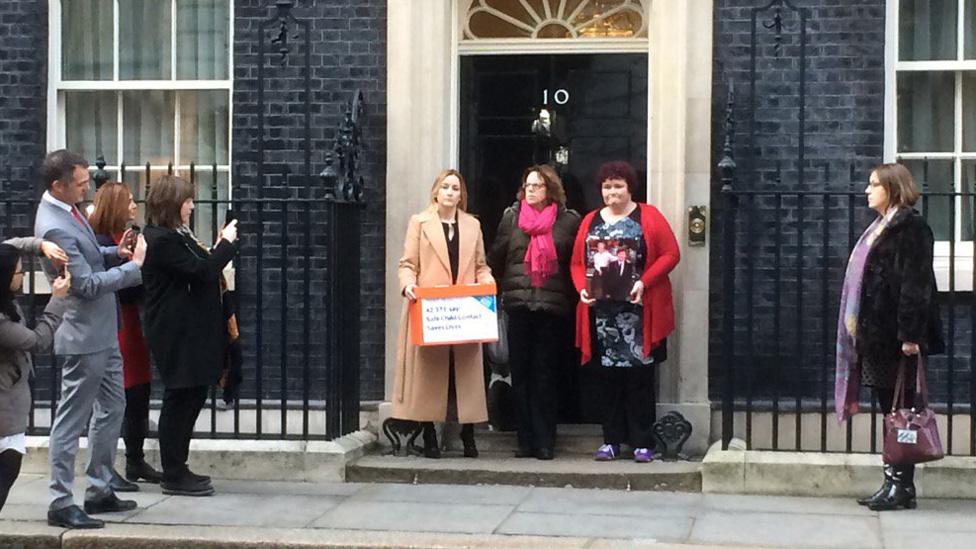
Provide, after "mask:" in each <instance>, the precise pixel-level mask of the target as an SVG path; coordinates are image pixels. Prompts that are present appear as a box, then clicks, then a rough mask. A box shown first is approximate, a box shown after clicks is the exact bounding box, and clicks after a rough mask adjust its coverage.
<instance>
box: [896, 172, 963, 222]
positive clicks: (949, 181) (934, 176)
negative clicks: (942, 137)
mask: <svg viewBox="0 0 976 549" xmlns="http://www.w3.org/2000/svg"><path fill="white" fill-rule="evenodd" d="M901 162H902V164H904V165H905V166H906V167H908V169H909V170H911V172H912V175H913V176H914V177H915V182H916V183H917V184H918V188H919V190H921V191H922V194H923V197H922V198H921V199H919V201H918V204H916V205H915V207H916V208H918V209H919V210H921V212H922V214H924V215H925V217H926V218H927V219H928V222H929V226H930V227H932V232H934V233H935V239H936V240H949V239H950V238H952V234H953V230H952V225H951V224H950V221H951V220H950V219H949V208H950V207H951V205H952V198H951V197H948V196H928V197H926V196H924V195H925V194H926V193H940V192H941V193H945V192H952V191H953V190H954V189H955V184H954V181H953V173H952V163H953V161H952V160H902V161H901Z"/></svg>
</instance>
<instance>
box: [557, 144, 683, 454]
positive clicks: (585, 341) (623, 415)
mask: <svg viewBox="0 0 976 549" xmlns="http://www.w3.org/2000/svg"><path fill="white" fill-rule="evenodd" d="M596 180H597V181H599V182H600V191H601V193H602V194H603V203H604V207H603V208H600V209H599V210H596V211H593V212H590V213H589V214H587V216H586V217H584V218H583V221H582V223H580V228H579V232H578V233H577V235H576V242H575V244H574V246H573V258H572V260H571V263H570V274H571V275H572V278H573V284H574V285H575V286H576V290H577V291H578V292H579V294H580V303H579V305H578V306H577V309H576V346H577V347H579V349H580V353H581V359H582V360H581V362H582V363H583V364H586V363H587V362H591V363H592V366H593V367H596V368H600V370H601V375H600V376H599V378H600V384H601V388H600V389H601V390H600V391H599V394H600V402H601V403H602V408H603V441H604V444H603V445H602V446H600V448H599V449H598V450H597V452H596V455H595V458H596V459H597V460H598V461H611V460H614V459H616V458H617V457H619V456H620V446H621V444H626V445H628V446H630V448H631V449H633V455H634V460H635V461H638V462H649V461H651V460H652V459H653V458H654V446H655V443H654V434H653V431H652V428H653V425H654V421H655V409H654V408H655V400H656V399H655V396H656V391H655V388H654V378H655V375H654V374H655V372H654V369H653V366H654V365H657V364H660V363H662V362H664V360H666V359H667V336H668V334H670V333H671V332H672V331H673V330H674V306H673V304H672V302H671V281H670V280H668V273H670V272H671V271H672V270H673V269H674V267H675V266H676V265H677V264H678V260H679V259H680V253H679V251H678V242H677V241H676V240H675V238H674V232H672V230H671V226H670V225H669V224H668V222H667V220H666V219H664V216H663V215H661V212H660V211H658V209H657V208H655V207H654V206H651V205H649V204H642V203H638V202H634V200H633V190H634V188H635V186H636V184H637V174H636V173H635V171H634V168H633V167H632V166H631V165H630V164H628V163H626V162H621V161H616V162H608V163H606V164H604V165H603V166H601V167H600V170H599V171H598V172H597V178H596ZM600 251H602V252H603V253H604V254H605V253H606V252H607V251H609V252H610V254H612V256H613V258H612V260H610V261H609V262H606V261H604V262H597V263H599V265H598V266H597V265H595V264H594V256H595V255H597V254H598V253H600ZM603 263H607V264H606V265H605V266H604V265H603Z"/></svg>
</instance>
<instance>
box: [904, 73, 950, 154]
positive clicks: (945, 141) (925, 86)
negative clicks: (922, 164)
mask: <svg viewBox="0 0 976 549" xmlns="http://www.w3.org/2000/svg"><path fill="white" fill-rule="evenodd" d="M954 79H955V77H954V76H953V73H951V72H899V73H898V151H899V152H948V151H951V150H952V133H953V131H952V125H953V106H954V104H955V102H954V94H955V86H954V81H955V80H954Z"/></svg>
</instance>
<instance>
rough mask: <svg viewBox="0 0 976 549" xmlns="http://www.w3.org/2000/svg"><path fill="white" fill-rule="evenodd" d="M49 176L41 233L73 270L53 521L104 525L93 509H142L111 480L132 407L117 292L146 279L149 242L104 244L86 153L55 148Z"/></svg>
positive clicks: (55, 440) (61, 343) (62, 337)
mask: <svg viewBox="0 0 976 549" xmlns="http://www.w3.org/2000/svg"><path fill="white" fill-rule="evenodd" d="M41 176H42V178H43V181H44V182H45V183H46V184H47V191H46V192H45V193H44V196H43V198H42V199H41V203H40V205H38V207H37V217H36V218H35V220H34V234H35V235H36V236H37V237H39V238H43V239H45V240H49V241H51V242H54V243H55V244H57V245H58V246H60V247H61V249H63V250H64V251H65V253H66V254H67V255H68V264H67V269H68V271H69V272H70V273H71V291H70V292H69V294H68V297H67V298H66V299H67V310H66V311H65V314H64V320H63V322H62V323H61V326H60V327H59V328H58V331H57V332H56V333H55V336H54V352H55V354H56V355H57V356H58V357H59V359H60V361H61V367H62V371H61V400H60V402H59V403H58V409H57V415H56V416H55V418H54V424H53V425H52V427H51V438H50V449H49V452H50V457H49V462H50V463H49V464H50V469H51V480H50V492H51V505H50V507H49V509H48V514H47V520H48V524H51V525H52V526H61V527H67V528H101V527H102V526H104V523H103V522H102V521H101V520H97V519H94V518H91V517H89V516H88V514H89V513H90V514H97V513H105V512H114V511H128V510H130V509H134V508H135V507H136V503H135V502H134V501H126V500H120V499H119V498H118V497H116V495H115V492H114V491H113V490H112V487H111V485H110V483H111V481H112V472H113V470H114V469H113V462H114V460H115V450H116V446H117V444H118V438H119V430H120V429H121V426H122V417H123V413H124V411H125V392H124V389H123V387H122V356H121V354H120V353H119V342H118V336H117V331H118V316H117V315H118V312H117V304H116V299H115V292H116V291H118V290H121V289H122V288H128V287H130V286H137V285H139V284H140V283H141V282H142V277H141V275H140V268H141V267H142V263H143V261H144V259H145V253H146V244H145V241H144V240H142V238H141V237H140V238H139V240H138V243H137V244H136V245H135V246H134V248H132V249H129V248H126V247H124V246H120V247H116V246H112V247H102V246H99V245H98V242H97V241H96V240H95V233H94V232H93V231H92V228H91V226H90V225H89V224H88V221H87V220H86V219H85V217H84V216H83V215H82V214H81V212H80V211H79V209H78V207H77V204H78V203H79V202H81V201H82V200H84V199H85V194H86V193H87V191H88V188H89V175H88V163H87V162H86V161H85V159H84V158H82V157H81V156H79V155H77V154H74V153H72V152H70V151H67V150H58V151H54V152H52V153H50V154H48V155H47V156H46V157H45V158H44V162H43V164H42V165H41ZM126 241H127V240H123V242H126ZM125 259H131V260H130V261H126V262H123V261H124V260H125ZM107 264H118V266H116V267H112V268H108V265H107ZM44 268H45V271H46V274H47V276H48V277H49V278H54V277H55V276H57V272H56V271H55V268H54V267H53V265H52V264H50V263H45V265H44ZM89 420H90V421H89ZM86 425H88V454H89V456H88V468H87V471H86V474H87V477H88V489H87V490H86V492H85V506H84V507H85V510H84V511H82V510H81V509H79V508H78V506H77V505H75V502H74V497H73V495H72V493H71V485H72V482H73V481H74V470H75V455H76V454H77V453H78V439H79V438H80V437H81V435H82V433H83V432H84V430H85V426H86Z"/></svg>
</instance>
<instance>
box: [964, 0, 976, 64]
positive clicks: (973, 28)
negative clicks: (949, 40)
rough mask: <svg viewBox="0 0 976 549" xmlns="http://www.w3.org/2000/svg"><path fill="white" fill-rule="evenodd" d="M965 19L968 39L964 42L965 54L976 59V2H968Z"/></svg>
mask: <svg viewBox="0 0 976 549" xmlns="http://www.w3.org/2000/svg"><path fill="white" fill-rule="evenodd" d="M965 19H966V22H965V28H966V31H965V34H966V40H965V42H963V44H964V47H965V51H964V52H963V56H964V57H965V58H966V59H976V2H972V1H969V2H967V3H966V7H965Z"/></svg>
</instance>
